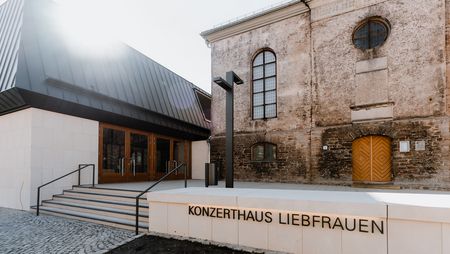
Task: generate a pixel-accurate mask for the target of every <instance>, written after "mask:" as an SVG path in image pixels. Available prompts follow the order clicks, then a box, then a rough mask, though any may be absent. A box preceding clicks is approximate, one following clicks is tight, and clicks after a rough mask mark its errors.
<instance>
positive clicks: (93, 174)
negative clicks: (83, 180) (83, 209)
mask: <svg viewBox="0 0 450 254" xmlns="http://www.w3.org/2000/svg"><path fill="white" fill-rule="evenodd" d="M92 187H95V164H92Z"/></svg>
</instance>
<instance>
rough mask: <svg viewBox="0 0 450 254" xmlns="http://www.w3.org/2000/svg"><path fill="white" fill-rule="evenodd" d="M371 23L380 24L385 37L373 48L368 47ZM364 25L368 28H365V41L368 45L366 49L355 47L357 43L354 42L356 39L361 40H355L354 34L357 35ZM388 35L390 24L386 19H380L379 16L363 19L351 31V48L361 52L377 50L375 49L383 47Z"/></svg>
mask: <svg viewBox="0 0 450 254" xmlns="http://www.w3.org/2000/svg"><path fill="white" fill-rule="evenodd" d="M372 23H377V24H381V25H382V26H384V27H385V29H386V35H385V37H384V39H383V41H382V42H381V43H379V44H377V45H374V46H371V45H370V38H371V37H372V36H370V24H372ZM366 25H368V28H367V40H368V41H367V43H368V45H367V48H366V47H359V46H358V45H357V43H356V40H357V39H361V38H356V34H357V32H358V31H360V30H361V29H363V28H364V27H365V26H366ZM390 34H391V24H390V22H389V21H388V20H387V19H385V18H382V17H380V16H372V17H368V18H365V19H363V20H362V21H360V22H359V23H358V24H357V25H356V27H355V28H354V29H353V33H352V44H353V46H354V47H355V48H357V49H360V50H363V51H366V50H373V49H377V48H379V47H381V46H383V45H384V44H385V43H386V41H387V40H388V38H389V35H390Z"/></svg>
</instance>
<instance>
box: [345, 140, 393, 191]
mask: <svg viewBox="0 0 450 254" xmlns="http://www.w3.org/2000/svg"><path fill="white" fill-rule="evenodd" d="M391 156H392V151H391V139H390V138H389V137H385V136H366V137H362V138H358V139H356V140H355V141H353V144H352V163H353V181H355V182H380V183H381V182H390V181H391V180H392V161H391Z"/></svg>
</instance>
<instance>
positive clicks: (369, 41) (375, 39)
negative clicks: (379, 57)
mask: <svg viewBox="0 0 450 254" xmlns="http://www.w3.org/2000/svg"><path fill="white" fill-rule="evenodd" d="M389 31H390V26H389V23H388V22H387V21H386V20H384V19H382V18H379V17H372V18H368V19H366V20H364V21H363V22H362V23H361V24H360V25H358V26H357V27H356V29H355V32H354V33H353V44H355V46H356V47H357V48H359V49H362V50H366V49H373V48H376V47H379V46H381V45H383V43H384V42H385V41H386V39H387V37H388V35H389Z"/></svg>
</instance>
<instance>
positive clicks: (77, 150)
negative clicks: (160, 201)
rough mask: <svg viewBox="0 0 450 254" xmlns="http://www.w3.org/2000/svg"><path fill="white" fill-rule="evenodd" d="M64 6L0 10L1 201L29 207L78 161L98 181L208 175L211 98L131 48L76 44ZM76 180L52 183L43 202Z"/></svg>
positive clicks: (29, 3) (37, 0) (15, 5)
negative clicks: (179, 168) (63, 22)
mask: <svg viewBox="0 0 450 254" xmlns="http://www.w3.org/2000/svg"><path fill="white" fill-rule="evenodd" d="M58 8H59V6H58V4H57V3H56V2H54V1H52V0H8V1H6V2H5V3H4V4H3V5H2V6H0V160H1V161H2V163H1V165H0V172H1V174H2V177H1V178H0V206H2V207H10V208H16V209H24V210H28V209H30V206H33V205H35V204H36V188H37V187H38V186H39V185H41V184H43V183H45V182H47V181H50V180H52V179H55V178H57V177H59V176H62V175H64V174H65V173H67V172H69V171H72V170H74V169H77V168H78V165H79V164H95V165H96V166H97V167H96V168H97V169H98V171H96V172H95V179H94V180H95V182H99V183H110V182H130V181H149V180H155V179H159V178H160V177H161V176H162V175H164V174H165V173H166V172H167V170H170V169H173V168H174V167H175V166H176V165H180V164H181V163H184V164H186V165H187V167H188V170H187V172H188V173H187V174H188V176H187V177H188V178H190V177H191V176H192V170H193V167H194V168H195V167H196V165H200V166H199V167H201V168H200V170H202V172H203V167H204V166H203V164H202V163H204V162H205V161H204V158H207V154H199V153H200V152H199V151H205V149H203V150H202V149H192V147H193V146H195V147H198V146H200V147H204V146H206V141H204V140H206V139H207V138H208V137H209V135H210V129H209V128H210V121H209V111H210V108H209V107H210V104H211V98H210V95H209V94H208V93H206V92H205V91H203V90H201V89H200V88H198V87H197V86H195V85H194V84H192V83H190V82H188V81H187V80H185V79H183V78H182V77H180V76H178V75H177V74H175V73H174V72H172V71H170V70H168V69H167V68H165V67H163V66H161V65H160V64H158V63H157V62H155V61H153V60H152V59H150V58H148V57H146V56H145V55H143V54H142V53H140V52H138V51H137V50H135V49H133V48H131V47H129V46H127V45H125V44H122V43H118V42H115V43H111V44H109V45H108V46H104V47H102V48H97V49H95V50H93V49H92V50H90V49H88V48H84V46H85V45H83V43H79V42H78V41H77V43H73V41H71V37H70V36H67V33H70V32H71V31H68V30H67V29H64V28H62V27H61V26H60V22H58ZM85 40H87V41H86V44H89V38H85ZM196 141H201V142H196ZM206 151H207V150H206ZM193 161H194V162H193ZM195 163H197V164H195ZM194 164H195V165H194ZM172 178H184V175H183V173H182V172H180V173H179V174H178V175H176V176H173V177H172ZM81 180H82V183H89V182H91V181H92V173H89V172H88V171H86V172H84V173H83V174H82V179H81ZM76 183H77V176H76V175H73V176H71V177H69V178H64V179H62V180H61V181H58V182H56V183H55V184H52V185H49V186H48V187H46V188H45V189H43V190H42V191H43V192H42V199H48V198H49V197H51V196H52V195H53V194H57V193H61V192H62V190H63V189H65V188H71V187H72V185H74V184H76Z"/></svg>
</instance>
